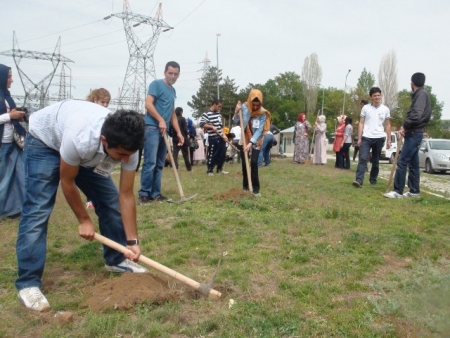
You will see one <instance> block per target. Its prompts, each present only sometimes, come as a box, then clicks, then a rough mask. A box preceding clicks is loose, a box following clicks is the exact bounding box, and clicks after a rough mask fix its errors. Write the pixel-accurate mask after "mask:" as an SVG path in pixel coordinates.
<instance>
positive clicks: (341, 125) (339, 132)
mask: <svg viewBox="0 0 450 338" xmlns="http://www.w3.org/2000/svg"><path fill="white" fill-rule="evenodd" d="M345 117H346V116H345V115H341V116H338V117H337V122H338V126H337V128H336V131H335V133H334V143H333V151H334V152H335V153H336V162H335V164H334V166H335V168H340V169H343V168H344V165H343V163H342V161H340V156H341V155H340V153H339V152H340V150H341V148H342V146H343V141H344V131H345Z"/></svg>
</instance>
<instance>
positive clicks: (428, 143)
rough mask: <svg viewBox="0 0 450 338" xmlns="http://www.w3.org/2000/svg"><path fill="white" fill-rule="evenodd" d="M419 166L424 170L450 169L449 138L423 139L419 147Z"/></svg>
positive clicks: (429, 171)
mask: <svg viewBox="0 0 450 338" xmlns="http://www.w3.org/2000/svg"><path fill="white" fill-rule="evenodd" d="M419 166H420V167H421V168H425V172H426V173H429V174H433V173H434V172H435V171H440V172H446V171H450V140H445V139H438V138H434V139H424V140H422V143H421V144H420V148H419Z"/></svg>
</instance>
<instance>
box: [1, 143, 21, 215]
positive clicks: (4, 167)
mask: <svg viewBox="0 0 450 338" xmlns="http://www.w3.org/2000/svg"><path fill="white" fill-rule="evenodd" d="M24 171H25V167H24V164H23V151H22V149H20V148H19V147H18V146H17V145H16V144H15V143H14V142H12V143H0V218H2V217H6V216H13V215H16V214H18V213H20V212H21V211H22V201H23V195H24V190H25V189H24V186H25V183H24V180H25V174H24Z"/></svg>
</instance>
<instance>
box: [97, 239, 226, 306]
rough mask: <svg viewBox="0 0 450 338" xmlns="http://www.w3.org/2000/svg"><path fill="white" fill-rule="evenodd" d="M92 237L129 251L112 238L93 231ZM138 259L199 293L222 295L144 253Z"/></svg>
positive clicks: (115, 248) (107, 244)
mask: <svg viewBox="0 0 450 338" xmlns="http://www.w3.org/2000/svg"><path fill="white" fill-rule="evenodd" d="M94 238H95V239H96V240H97V241H99V242H100V243H102V244H104V245H106V246H109V247H110V248H113V249H114V250H117V251H119V252H121V253H123V254H125V253H128V252H130V250H129V249H127V248H126V247H125V246H123V245H121V244H119V243H117V242H114V241H112V240H110V239H109V238H106V237H105V236H102V235H100V234H99V233H95V235H94ZM139 261H140V262H142V263H144V264H145V265H148V266H149V267H152V268H153V269H155V270H158V271H160V272H162V273H164V274H165V275H167V276H169V277H172V278H174V279H176V280H177V281H179V282H181V283H183V284H185V285H188V286H190V287H191V288H193V289H195V290H198V291H200V292H201V293H203V294H205V295H207V296H209V297H211V298H220V297H221V296H222V294H221V293H220V292H219V291H217V290H214V289H212V288H211V287H210V286H209V285H206V284H202V283H199V282H196V281H195V280H193V279H190V278H189V277H186V276H184V275H182V274H180V273H178V272H176V271H175V270H172V269H170V268H168V267H167V266H164V265H162V264H160V263H158V262H155V261H154V260H151V259H150V258H148V257H145V256H144V255H140V256H139Z"/></svg>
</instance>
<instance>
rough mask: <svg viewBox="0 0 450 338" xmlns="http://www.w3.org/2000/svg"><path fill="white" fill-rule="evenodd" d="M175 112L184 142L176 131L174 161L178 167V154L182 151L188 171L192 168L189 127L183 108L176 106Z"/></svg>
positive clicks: (173, 143)
mask: <svg viewBox="0 0 450 338" xmlns="http://www.w3.org/2000/svg"><path fill="white" fill-rule="evenodd" d="M175 114H176V115H177V121H178V127H179V129H180V133H181V135H183V139H184V141H183V143H182V144H180V143H181V142H180V140H179V139H178V136H177V134H176V133H175V134H174V135H173V136H172V148H173V149H172V156H173V161H174V162H175V168H177V169H178V154H179V153H180V150H181V154H182V155H183V159H184V165H185V166H186V170H187V171H191V170H192V166H191V160H190V158H189V152H190V149H189V135H188V127H187V123H186V119H185V118H184V117H183V108H181V107H177V108H175Z"/></svg>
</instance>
